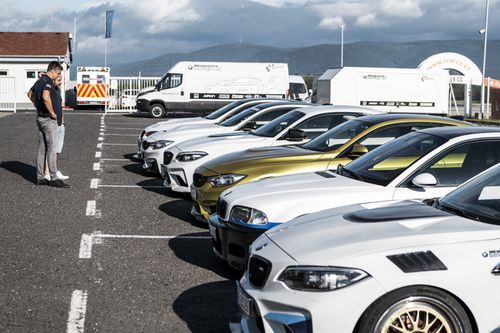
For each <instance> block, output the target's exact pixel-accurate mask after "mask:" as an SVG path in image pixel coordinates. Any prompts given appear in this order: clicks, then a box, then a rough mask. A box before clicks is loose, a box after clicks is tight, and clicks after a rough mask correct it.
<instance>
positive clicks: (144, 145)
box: [142, 141, 149, 150]
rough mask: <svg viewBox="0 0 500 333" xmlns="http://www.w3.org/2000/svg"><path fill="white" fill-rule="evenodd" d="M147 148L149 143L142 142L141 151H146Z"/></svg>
mask: <svg viewBox="0 0 500 333" xmlns="http://www.w3.org/2000/svg"><path fill="white" fill-rule="evenodd" d="M148 148H149V142H147V141H142V149H144V150H146V149H148Z"/></svg>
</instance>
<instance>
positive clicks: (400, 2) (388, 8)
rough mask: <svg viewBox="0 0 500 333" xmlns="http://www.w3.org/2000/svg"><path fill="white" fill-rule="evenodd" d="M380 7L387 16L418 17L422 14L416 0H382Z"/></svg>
mask: <svg viewBox="0 0 500 333" xmlns="http://www.w3.org/2000/svg"><path fill="white" fill-rule="evenodd" d="M380 8H381V10H382V12H383V13H384V14H385V15H387V16H394V17H404V18H418V17H421V16H422V15H423V11H422V9H421V8H420V4H419V1H418V0H382V3H381V6H380Z"/></svg>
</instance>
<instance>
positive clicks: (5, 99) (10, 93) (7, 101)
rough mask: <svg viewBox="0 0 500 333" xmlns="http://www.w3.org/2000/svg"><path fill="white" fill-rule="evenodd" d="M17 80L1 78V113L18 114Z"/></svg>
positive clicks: (9, 77)
mask: <svg viewBox="0 0 500 333" xmlns="http://www.w3.org/2000/svg"><path fill="white" fill-rule="evenodd" d="M16 107H17V105H16V78H15V77H11V76H0V111H11V112H14V113H15V112H16Z"/></svg>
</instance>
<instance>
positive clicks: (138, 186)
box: [97, 184, 165, 188]
mask: <svg viewBox="0 0 500 333" xmlns="http://www.w3.org/2000/svg"><path fill="white" fill-rule="evenodd" d="M97 186H98V187H99V188H100V187H108V188H165V186H160V185H158V186H156V185H144V186H141V185H100V184H99V185H97Z"/></svg>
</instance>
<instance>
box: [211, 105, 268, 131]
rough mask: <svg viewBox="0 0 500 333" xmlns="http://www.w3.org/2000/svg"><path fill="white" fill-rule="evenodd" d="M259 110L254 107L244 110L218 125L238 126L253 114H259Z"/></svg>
mask: <svg viewBox="0 0 500 333" xmlns="http://www.w3.org/2000/svg"><path fill="white" fill-rule="evenodd" d="M260 110H261V108H259V107H257V106H254V107H253V108H249V109H246V110H245V111H243V112H241V113H238V114H237V115H234V116H232V117H230V118H228V119H226V120H224V121H223V122H222V123H220V124H219V125H221V126H226V127H229V126H235V125H238V124H239V123H241V122H242V121H244V120H245V119H247V118H249V117H251V116H253V115H254V114H256V113H257V112H259V111H260Z"/></svg>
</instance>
